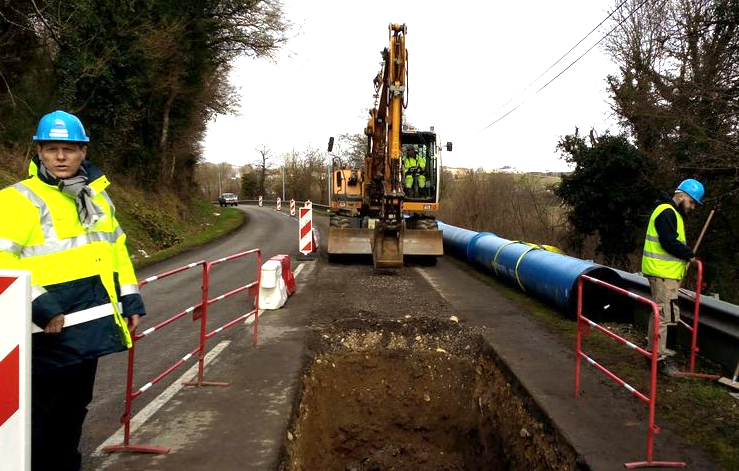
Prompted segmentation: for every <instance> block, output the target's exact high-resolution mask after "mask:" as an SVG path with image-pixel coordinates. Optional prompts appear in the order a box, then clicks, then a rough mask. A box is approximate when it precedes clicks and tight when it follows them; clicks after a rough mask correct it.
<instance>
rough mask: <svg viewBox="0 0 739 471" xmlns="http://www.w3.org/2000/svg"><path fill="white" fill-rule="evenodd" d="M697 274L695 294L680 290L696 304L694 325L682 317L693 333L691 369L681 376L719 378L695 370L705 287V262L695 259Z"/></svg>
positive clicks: (682, 322)
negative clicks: (699, 319) (699, 321)
mask: <svg viewBox="0 0 739 471" xmlns="http://www.w3.org/2000/svg"><path fill="white" fill-rule="evenodd" d="M694 263H695V267H696V270H697V271H696V275H695V295H691V294H690V293H689V292H688V291H686V290H684V289H680V291H681V292H682V293H683V294H684V295H686V296H688V297H689V298H692V299H693V302H694V303H695V306H694V307H693V325H692V326H691V325H690V324H688V323H687V322H685V321H684V320H682V319H680V324H681V325H682V326H683V327H685V328H686V329H688V330H689V331H690V334H691V339H690V363H689V365H690V369H689V370H688V371H682V372H680V373H678V374H679V375H680V376H690V377H693V378H706V379H718V378H720V377H721V376H720V375H712V374H707V373H696V372H695V357H696V355H697V354H698V317H699V316H700V307H701V289H702V287H703V263H701V261H700V260H698V259H696V260H695V262H694Z"/></svg>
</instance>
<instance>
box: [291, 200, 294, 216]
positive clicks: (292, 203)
mask: <svg viewBox="0 0 739 471" xmlns="http://www.w3.org/2000/svg"><path fill="white" fill-rule="evenodd" d="M290 216H295V200H290Z"/></svg>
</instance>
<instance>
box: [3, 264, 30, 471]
mask: <svg viewBox="0 0 739 471" xmlns="http://www.w3.org/2000/svg"><path fill="white" fill-rule="evenodd" d="M0 325H2V329H0V463H2V468H3V469H13V470H19V471H29V470H30V469H31V399H30V398H31V388H30V386H31V384H30V383H31V350H30V347H31V328H30V326H31V276H30V274H29V273H28V272H20V271H0Z"/></svg>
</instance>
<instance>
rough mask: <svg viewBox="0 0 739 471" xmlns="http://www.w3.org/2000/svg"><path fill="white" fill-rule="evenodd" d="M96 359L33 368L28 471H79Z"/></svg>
mask: <svg viewBox="0 0 739 471" xmlns="http://www.w3.org/2000/svg"><path fill="white" fill-rule="evenodd" d="M97 364H98V361H97V359H95V360H86V361H84V362H82V363H79V364H76V365H71V366H65V367H61V368H55V369H53V370H50V369H48V368H43V369H41V368H33V370H32V384H31V396H32V401H31V429H32V434H31V437H32V439H31V469H32V471H79V469H80V463H81V459H82V456H81V455H80V452H79V450H78V447H79V443H80V436H81V435H82V423H83V422H84V421H85V416H86V415H87V405H88V404H89V403H90V401H91V400H92V389H93V385H94V384H95V371H96V370H97Z"/></svg>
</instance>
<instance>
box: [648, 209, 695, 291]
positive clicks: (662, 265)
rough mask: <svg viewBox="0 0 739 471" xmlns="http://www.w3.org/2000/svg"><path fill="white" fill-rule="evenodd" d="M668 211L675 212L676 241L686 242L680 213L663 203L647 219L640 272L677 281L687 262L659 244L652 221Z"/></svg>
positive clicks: (681, 275) (682, 273)
mask: <svg viewBox="0 0 739 471" xmlns="http://www.w3.org/2000/svg"><path fill="white" fill-rule="evenodd" d="M666 209H670V210H672V211H674V212H675V216H676V217H677V240H679V241H680V242H682V243H683V244H684V243H685V242H686V237H685V223H684V222H683V217H682V216H681V215H680V212H679V211H678V210H677V209H675V207H674V206H672V205H671V204H669V203H664V204H661V205H659V206H657V207H656V208H655V210H654V211H653V212H652V216H651V217H650V218H649V225H648V226H647V236H646V238H645V239H644V254H643V256H642V261H641V271H642V273H643V274H644V275H647V276H656V277H659V278H670V279H672V280H679V279H681V278H682V277H683V275H684V274H685V267H686V266H687V262H686V261H685V260H682V259H680V258H677V257H675V256H673V255H672V254H670V253H668V252H667V251H666V250H665V249H664V248H663V247H662V245H661V244H660V243H659V234H658V233H657V228H656V227H655V224H654V221H655V219H657V216H659V215H660V214H662V211H664V210H666Z"/></svg>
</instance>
